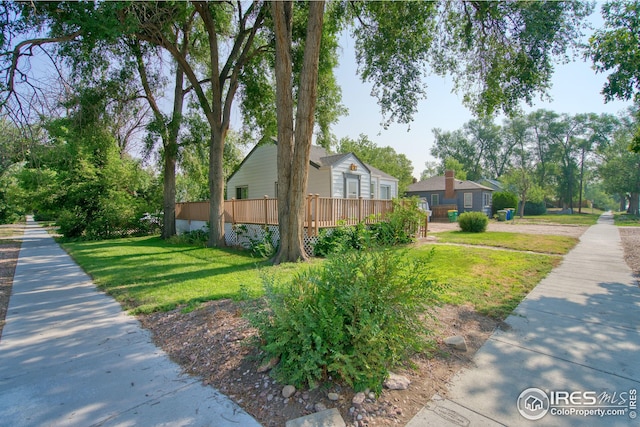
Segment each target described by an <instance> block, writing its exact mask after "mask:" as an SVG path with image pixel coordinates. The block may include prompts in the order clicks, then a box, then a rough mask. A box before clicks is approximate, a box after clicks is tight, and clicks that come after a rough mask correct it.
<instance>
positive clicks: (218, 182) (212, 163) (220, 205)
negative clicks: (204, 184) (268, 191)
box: [208, 99, 226, 247]
mask: <svg viewBox="0 0 640 427" xmlns="http://www.w3.org/2000/svg"><path fill="white" fill-rule="evenodd" d="M214 102H215V99H214ZM225 136H226V135H225V134H224V132H222V131H221V129H220V128H219V127H217V128H212V132H211V143H210V146H209V193H210V199H209V231H210V233H209V242H208V244H209V246H216V247H222V246H225V240H224V173H223V153H224V138H225Z"/></svg>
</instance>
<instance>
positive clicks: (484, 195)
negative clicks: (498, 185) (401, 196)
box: [406, 171, 493, 216]
mask: <svg viewBox="0 0 640 427" xmlns="http://www.w3.org/2000/svg"><path fill="white" fill-rule="evenodd" d="M492 193H493V189H491V188H489V187H487V186H484V185H480V184H478V183H476V182H473V181H461V180H459V179H455V174H454V172H453V171H446V172H445V176H434V177H432V178H429V179H425V180H423V181H419V182H416V183H413V184H411V185H409V188H408V189H407V191H406V194H407V196H418V197H420V198H425V199H426V200H427V202H428V203H429V205H430V207H431V209H432V210H434V209H435V208H436V207H437V206H439V205H456V206H457V208H458V212H459V213H462V212H470V211H477V212H484V213H485V214H487V216H491V196H492Z"/></svg>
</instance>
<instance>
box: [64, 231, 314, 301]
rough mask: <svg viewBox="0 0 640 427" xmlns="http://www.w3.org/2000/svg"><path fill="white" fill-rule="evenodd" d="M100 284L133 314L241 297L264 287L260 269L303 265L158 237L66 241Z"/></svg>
mask: <svg viewBox="0 0 640 427" xmlns="http://www.w3.org/2000/svg"><path fill="white" fill-rule="evenodd" d="M63 247H64V248H65V249H66V250H67V251H68V252H69V253H70V254H71V256H72V257H73V258H74V259H75V260H76V262H77V263H78V264H80V266H82V268H83V269H84V270H85V271H86V272H87V273H89V274H90V275H91V276H92V277H93V279H94V281H95V283H96V284H97V285H98V286H99V287H100V288H101V289H103V290H105V291H106V292H108V293H109V294H110V295H112V296H113V297H114V298H116V299H117V300H118V301H120V302H121V303H122V304H123V305H124V307H125V308H126V309H133V312H134V313H144V312H151V311H157V310H171V309H173V308H175V307H176V306H178V305H182V304H190V305H193V304H197V303H198V302H203V301H208V300H215V299H221V298H238V297H239V296H240V294H241V289H243V291H245V292H249V293H250V294H254V295H255V294H258V293H260V292H261V290H262V280H261V275H260V268H261V267H262V268H263V269H264V270H265V271H268V272H269V273H271V274H274V275H275V276H276V277H285V276H287V275H289V274H291V273H292V272H294V271H296V270H299V269H300V268H302V267H303V266H302V265H300V264H298V265H297V264H288V265H282V266H278V267H273V266H267V265H266V263H265V262H264V261H262V260H257V259H255V258H253V257H251V255H249V253H248V252H241V251H236V250H231V249H212V248H203V247H197V246H190V245H184V244H171V243H168V242H165V241H163V240H161V239H160V238H158V237H142V238H128V239H117V240H104V241H98V242H72V243H63Z"/></svg>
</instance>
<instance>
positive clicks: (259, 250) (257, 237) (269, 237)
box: [235, 225, 278, 258]
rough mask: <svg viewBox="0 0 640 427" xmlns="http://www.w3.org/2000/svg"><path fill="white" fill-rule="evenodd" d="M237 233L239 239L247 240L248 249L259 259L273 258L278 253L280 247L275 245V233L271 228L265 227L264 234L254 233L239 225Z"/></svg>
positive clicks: (236, 229)
mask: <svg viewBox="0 0 640 427" xmlns="http://www.w3.org/2000/svg"><path fill="white" fill-rule="evenodd" d="M235 231H236V234H237V235H238V237H244V238H245V239H246V240H247V249H249V251H250V252H251V254H253V255H254V256H256V257H258V258H271V257H272V256H273V255H275V254H276V252H277V251H278V246H277V245H274V244H273V240H274V236H273V231H272V230H271V228H269V227H263V228H262V233H260V232H255V231H254V232H253V233H252V232H250V231H249V229H248V228H247V226H246V225H239V226H237V227H236V228H235Z"/></svg>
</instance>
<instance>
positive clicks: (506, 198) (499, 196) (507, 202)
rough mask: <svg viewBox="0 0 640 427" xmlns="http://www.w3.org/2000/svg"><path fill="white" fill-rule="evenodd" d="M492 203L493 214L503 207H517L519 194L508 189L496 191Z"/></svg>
mask: <svg viewBox="0 0 640 427" xmlns="http://www.w3.org/2000/svg"><path fill="white" fill-rule="evenodd" d="M491 204H492V211H493V214H495V213H496V212H498V211H499V210H501V209H505V208H515V207H516V206H518V196H516V195H515V194H513V193H510V192H508V191H498V192H494V193H493V196H492V203H491Z"/></svg>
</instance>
